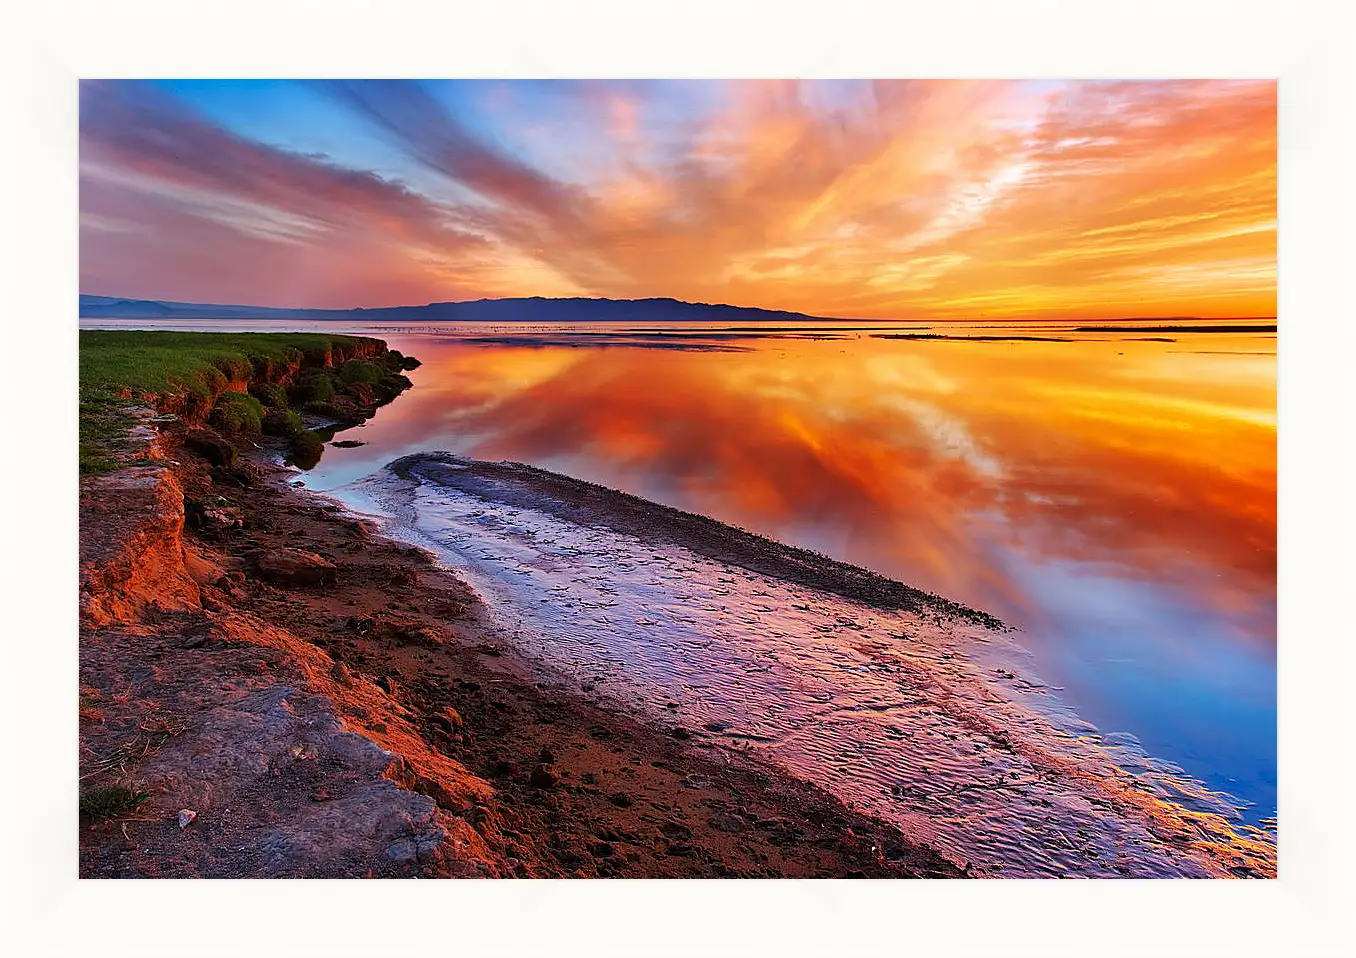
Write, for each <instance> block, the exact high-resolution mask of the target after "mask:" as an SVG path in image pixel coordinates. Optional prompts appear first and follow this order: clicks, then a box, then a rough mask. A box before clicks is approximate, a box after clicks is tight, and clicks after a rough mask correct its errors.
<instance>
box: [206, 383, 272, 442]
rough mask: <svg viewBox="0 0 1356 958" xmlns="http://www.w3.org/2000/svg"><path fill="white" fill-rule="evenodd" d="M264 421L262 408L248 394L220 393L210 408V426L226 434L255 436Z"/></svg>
mask: <svg viewBox="0 0 1356 958" xmlns="http://www.w3.org/2000/svg"><path fill="white" fill-rule="evenodd" d="M263 419H264V406H263V404H262V403H260V402H259V400H257V399H255V398H254V397H253V396H251V395H249V394H248V393H222V394H221V395H220V396H219V397H217V404H216V405H215V406H213V407H212V415H211V417H210V421H211V423H212V425H214V426H216V427H217V428H219V429H224V430H225V431H226V432H239V433H244V434H245V435H247V436H257V435H259V431H260V429H261V427H262V423H263Z"/></svg>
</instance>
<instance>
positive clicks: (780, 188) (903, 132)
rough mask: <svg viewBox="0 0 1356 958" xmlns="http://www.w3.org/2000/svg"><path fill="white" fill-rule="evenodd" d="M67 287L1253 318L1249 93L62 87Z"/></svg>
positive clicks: (1127, 87)
mask: <svg viewBox="0 0 1356 958" xmlns="http://www.w3.org/2000/svg"><path fill="white" fill-rule="evenodd" d="M80 117H81V121H80V127H81V154H80V187H81V291H82V292H85V293H92V294H101V295H110V296H124V297H133V298H147V299H173V300H184V301H191V302H215V303H246V304H251V305H261V306H328V307H345V306H384V305H401V304H419V303H426V302H431V301H443V300H465V299H478V298H481V297H497V296H609V297H620V298H633V297H645V296H672V297H675V298H678V299H686V300H694V301H701V302H723V303H731V304H735V305H741V306H763V307H769V308H779V309H791V310H798V311H802V312H808V313H814V314H818V315H825V316H845V317H864V318H868V317H870V318H874V317H880V318H905V319H907V318H929V317H935V318H943V317H949V318H1000V317H1013V318H1021V317H1087V318H1096V317H1107V318H1111V317H1127V316H1271V315H1274V314H1275V310H1276V87H1275V84H1274V83H1272V82H1270V81H1242V82H1232V81H1230V82H1225V81H1199V80H1197V81H1182V82H1175V81H1174V82H1168V81H1142V82H1128V81H1116V82H1101V81H1099V82H1083V81H1080V82H1059V81H951V80H940V81H888V82H881V81H875V82H872V81H855V80H854V81H501V80H477V81H437V82H415V81H382V82H368V81H363V82H312V81H207V80H195V81H158V82H136V81H87V82H84V83H82V84H81V96H80Z"/></svg>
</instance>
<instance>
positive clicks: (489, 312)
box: [80, 293, 829, 323]
mask: <svg viewBox="0 0 1356 958" xmlns="http://www.w3.org/2000/svg"><path fill="white" fill-rule="evenodd" d="M80 315H81V317H84V318H90V319H95V318H103V319H310V320H315V319H330V320H361V321H365V322H385V321H388V320H396V321H405V320H418V321H425V322H427V321H434V320H444V321H445V320H455V321H459V322H518V323H575V322H580V323H583V322H622V323H643V322H678V321H687V322H694V321H697V322H700V321H713V322H804V321H807V320H809V321H814V322H824V321H826V320H829V317H824V316H809V315H807V314H805V313H792V312H787V311H785V310H780V309H756V308H753V307H747V306H724V305H721V304H712V303H685V302H683V301H682V300H677V299H585V298H574V299H544V298H542V297H540V296H532V297H526V298H521V299H477V300H474V301H471V302H465V303H428V304H427V305H424V306H382V307H378V308H376V309H361V308H359V309H281V308H276V307H269V306H225V305H220V304H215V303H175V302H167V301H163V300H155V299H118V298H116V297H113V296H88V295H85V294H84V293H82V294H81V295H80Z"/></svg>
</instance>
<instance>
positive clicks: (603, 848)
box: [589, 842, 617, 858]
mask: <svg viewBox="0 0 1356 958" xmlns="http://www.w3.org/2000/svg"><path fill="white" fill-rule="evenodd" d="M616 850H617V849H616V846H614V845H613V844H612V843H611V842H590V843H589V854H590V855H592V856H593V857H594V858H611V857H612V855H613V853H614V852H615V851H616Z"/></svg>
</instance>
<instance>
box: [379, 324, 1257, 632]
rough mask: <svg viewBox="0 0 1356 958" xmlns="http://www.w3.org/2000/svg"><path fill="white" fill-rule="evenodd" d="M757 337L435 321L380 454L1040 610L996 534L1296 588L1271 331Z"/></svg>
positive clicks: (1246, 598)
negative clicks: (606, 500) (524, 470)
mask: <svg viewBox="0 0 1356 958" xmlns="http://www.w3.org/2000/svg"><path fill="white" fill-rule="evenodd" d="M749 345H751V346H752V347H753V348H751V349H749V351H744V352H688V351H681V350H672V349H632V348H612V349H607V348H597V349H589V348H563V347H543V348H523V347H517V346H486V345H467V344H464V343H460V342H457V341H452V340H436V339H431V338H429V339H425V338H421V339H420V340H419V341H418V342H417V343H413V342H412V343H411V344H410V347H411V349H413V350H415V351H417V353H418V355H419V356H420V357H421V358H422V359H423V360H424V361H425V364H426V365H425V367H424V368H423V369H421V370H420V371H419V372H418V374H417V375H416V385H417V388H416V389H414V390H413V391H411V392H410V393H409V394H407V396H406V397H404V398H402V399H401V401H400V402H399V403H396V404H394V405H393V406H392V407H391V408H390V409H389V410H387V411H384V412H383V414H382V422H381V425H382V427H383V428H382V430H381V433H380V435H381V442H380V444H379V447H378V448H377V449H373V450H371V451H370V453H369V454H370V455H373V456H375V457H377V458H380V454H381V453H383V452H386V451H391V452H394V451H396V450H397V448H398V449H400V450H404V449H425V448H453V449H454V450H455V451H458V452H464V453H468V454H470V455H474V456H477V457H481V458H489V459H516V460H523V461H528V462H532V463H534V464H538V465H544V466H547V467H554V468H559V469H561V470H562V471H566V472H569V473H571V474H575V475H579V476H581V477H583V478H587V479H590V480H593V481H597V482H602V483H604V484H607V485H611V486H616V487H620V488H623V489H626V490H628V491H632V492H636V493H639V494H642V495H646V496H649V497H651V498H655V499H658V500H660V501H663V502H666V503H668V504H671V505H675V506H678V507H680V508H685V509H689V510H693V511H697V512H703V513H706V514H709V515H713V516H715V517H717V518H720V519H722V520H725V521H727V522H732V523H735V524H737V525H741V526H745V527H747V528H752V529H755V530H757V531H760V532H763V533H765V534H768V535H772V536H774V537H777V538H782V539H786V540H789V541H792V542H796V543H798V544H803V545H806V546H810V547H813V548H817V549H820V550H821V551H824V552H827V553H830V554H832V555H835V556H837V557H840V558H843V559H846V560H848V561H851V562H854V563H857V564H860V565H865V566H868V567H871V568H874V569H877V570H879V571H881V572H884V573H887V574H889V575H892V576H895V577H897V578H900V579H902V580H904V581H907V582H910V583H913V584H916V585H919V586H921V587H924V588H928V589H931V590H934V591H938V592H941V593H943V594H946V595H948V596H951V597H953V598H956V599H959V600H962V601H966V602H969V603H972V604H975V605H978V606H981V607H984V608H987V609H990V610H992V611H995V612H997V613H998V614H1000V615H1010V616H1015V617H1016V618H1018V619H1019V620H1021V621H1023V622H1024V623H1027V624H1036V623H1035V622H1034V621H1033V620H1035V619H1037V618H1038V616H1039V610H1037V609H1035V608H1032V607H1031V604H1030V603H1029V602H1028V601H1027V599H1026V597H1024V596H1023V595H1020V594H1017V593H1016V592H1015V591H1014V589H1013V586H1012V584H1011V579H1010V577H1009V576H1008V575H1006V574H1005V573H1004V572H1003V570H1002V569H1000V568H997V567H995V564H994V561H993V550H994V549H996V548H998V549H1003V550H1005V551H1009V552H1012V551H1016V552H1018V553H1020V554H1023V555H1026V556H1027V557H1029V558H1030V559H1031V560H1033V561H1037V560H1038V561H1042V562H1048V561H1051V560H1070V561H1075V562H1080V563H1101V564H1106V565H1107V566H1109V567H1114V568H1115V569H1116V570H1117V574H1118V575H1120V576H1127V575H1128V576H1131V577H1134V576H1144V577H1146V578H1150V579H1162V578H1163V577H1164V576H1165V575H1167V576H1174V575H1176V576H1180V577H1182V578H1183V582H1184V584H1189V585H1190V587H1191V588H1193V589H1196V590H1201V591H1202V592H1203V593H1209V592H1210V591H1211V590H1212V589H1215V588H1216V587H1217V586H1219V585H1220V583H1221V581H1222V582H1223V584H1224V587H1223V588H1222V589H1218V591H1219V594H1218V595H1215V596H1214V597H1213V600H1212V601H1214V602H1216V603H1218V604H1219V606H1220V607H1221V608H1222V609H1224V610H1225V611H1229V610H1230V607H1232V611H1231V614H1238V615H1242V616H1245V617H1251V616H1254V615H1256V614H1258V613H1260V612H1264V611H1265V608H1266V606H1267V605H1268V604H1269V603H1271V602H1272V601H1274V580H1275V483H1276V465H1275V449H1276V425H1275V369H1274V352H1273V347H1274V340H1273V339H1268V338H1260V337H1247V338H1244V337H1234V336H1231V335H1227V334H1209V335H1198V336H1195V337H1187V338H1186V341H1179V342H1177V343H1172V344H1169V343H1158V342H1124V341H1122V342H1106V341H1101V342H1096V341H1087V342H1072V343H1025V342H1014V343H985V344H978V343H958V342H911V341H890V340H880V339H872V338H869V337H868V338H861V339H851V340H844V341H828V342H822V341H804V340H792V339H782V340H762V341H755V342H751V343H750V344H749ZM1224 352H1228V353H1230V354H1229V355H1221V353H1224ZM1254 353H1262V355H1255V354H1254ZM435 436H436V437H437V440H438V441H433V439H434V437H435ZM1201 597H1202V598H1205V595H1204V594H1203V595H1202V596H1201Z"/></svg>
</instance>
